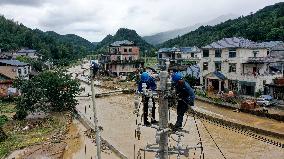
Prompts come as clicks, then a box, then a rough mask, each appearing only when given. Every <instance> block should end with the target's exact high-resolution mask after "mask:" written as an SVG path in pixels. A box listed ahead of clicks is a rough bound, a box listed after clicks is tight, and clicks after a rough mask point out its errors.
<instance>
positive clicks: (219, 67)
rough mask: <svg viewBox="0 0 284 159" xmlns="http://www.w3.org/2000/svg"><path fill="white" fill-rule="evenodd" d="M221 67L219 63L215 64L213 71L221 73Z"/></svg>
mask: <svg viewBox="0 0 284 159" xmlns="http://www.w3.org/2000/svg"><path fill="white" fill-rule="evenodd" d="M221 66H222V63H221V62H215V70H216V71H221Z"/></svg>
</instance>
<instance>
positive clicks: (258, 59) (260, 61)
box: [245, 56, 278, 64]
mask: <svg viewBox="0 0 284 159" xmlns="http://www.w3.org/2000/svg"><path fill="white" fill-rule="evenodd" d="M277 60H278V59H277V58H276V57H273V56H266V57H249V58H248V60H247V61H246V62H245V63H248V64H264V63H275V62H277Z"/></svg>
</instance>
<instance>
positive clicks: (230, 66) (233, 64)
mask: <svg viewBox="0 0 284 159" xmlns="http://www.w3.org/2000/svg"><path fill="white" fill-rule="evenodd" d="M236 67H237V64H235V63H229V72H236Z"/></svg>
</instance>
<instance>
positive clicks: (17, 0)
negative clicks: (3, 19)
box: [0, 0, 47, 6]
mask: <svg viewBox="0 0 284 159" xmlns="http://www.w3.org/2000/svg"><path fill="white" fill-rule="evenodd" d="M46 1H47V0H1V1H0V5H19V6H41V5H42V4H44V3H45V2H46Z"/></svg>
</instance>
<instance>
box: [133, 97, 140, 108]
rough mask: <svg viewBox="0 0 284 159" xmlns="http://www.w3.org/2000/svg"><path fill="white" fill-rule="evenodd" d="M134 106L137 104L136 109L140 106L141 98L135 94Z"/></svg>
mask: <svg viewBox="0 0 284 159" xmlns="http://www.w3.org/2000/svg"><path fill="white" fill-rule="evenodd" d="M134 106H135V109H138V107H139V98H138V96H137V95H135V97H134Z"/></svg>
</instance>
